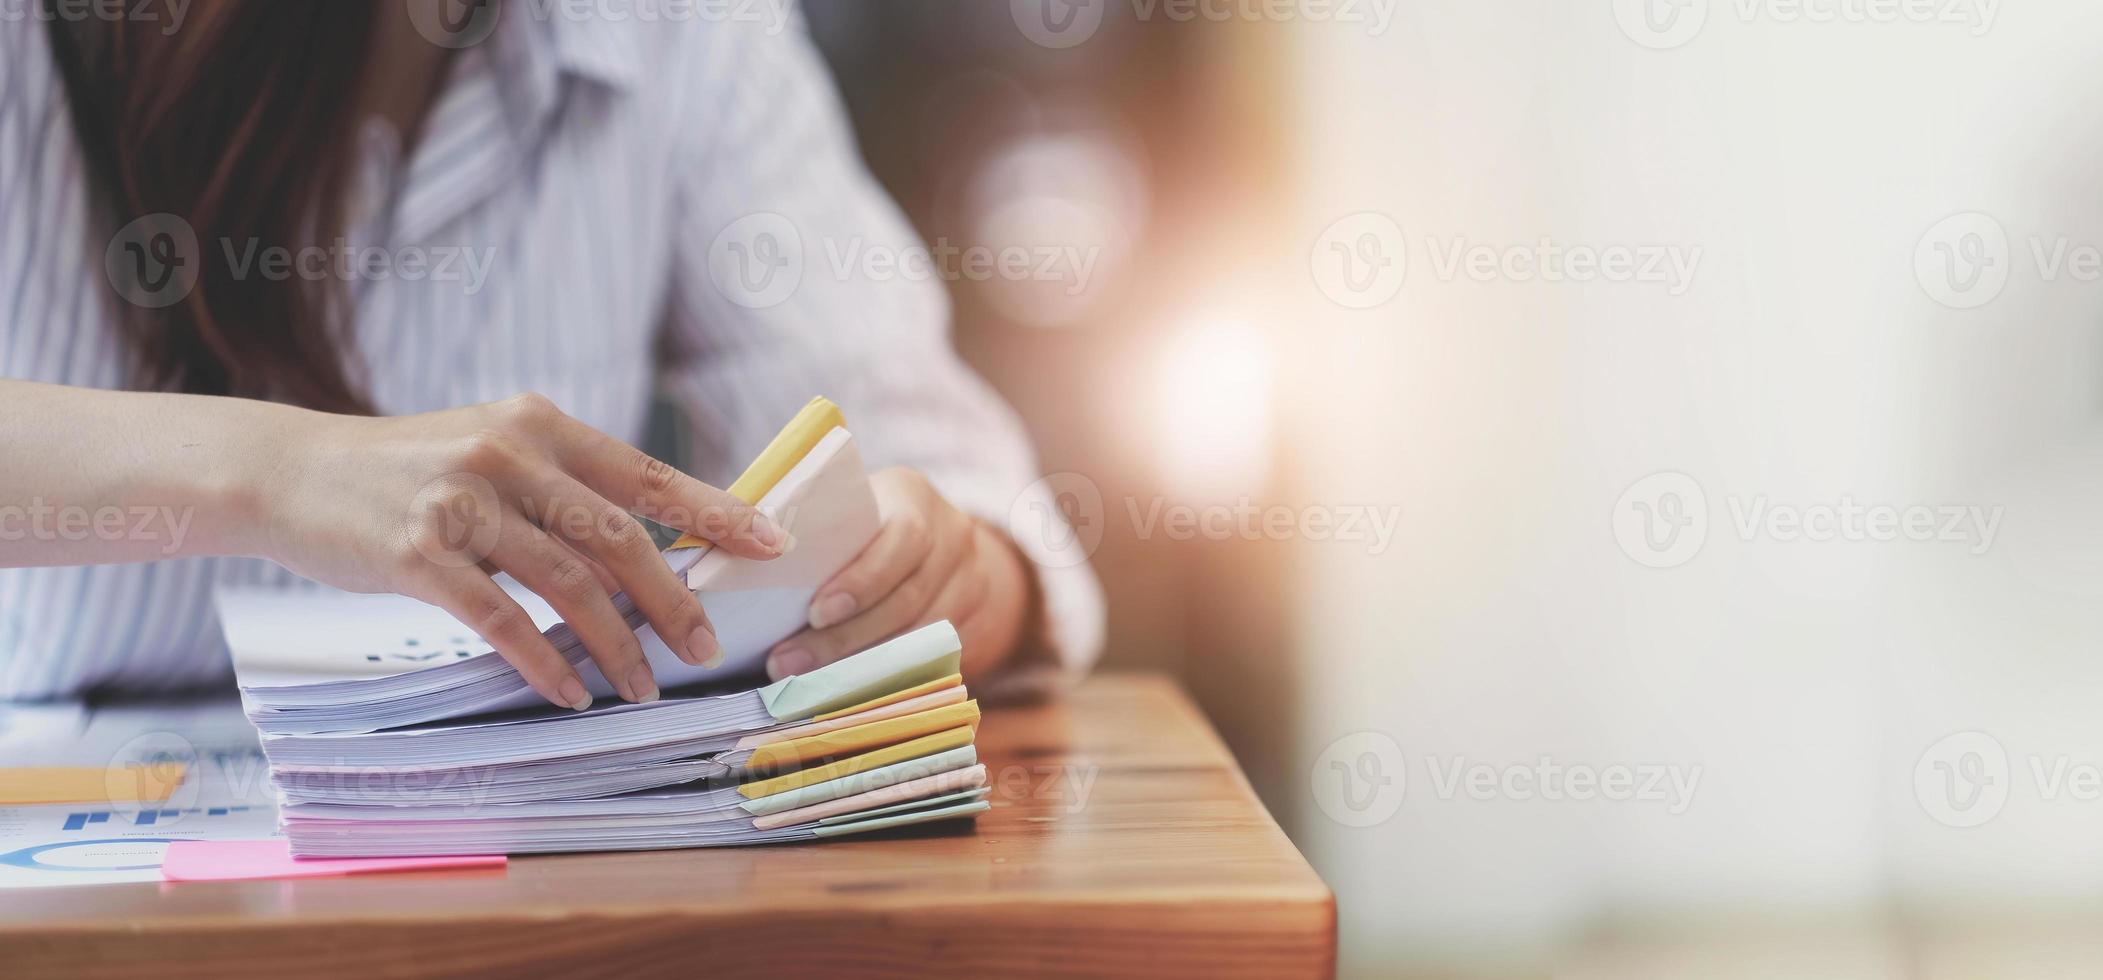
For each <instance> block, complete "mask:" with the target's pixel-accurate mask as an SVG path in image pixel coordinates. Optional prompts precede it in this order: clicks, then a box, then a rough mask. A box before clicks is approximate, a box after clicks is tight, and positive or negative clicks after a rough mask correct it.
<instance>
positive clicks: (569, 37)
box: [487, 3, 641, 135]
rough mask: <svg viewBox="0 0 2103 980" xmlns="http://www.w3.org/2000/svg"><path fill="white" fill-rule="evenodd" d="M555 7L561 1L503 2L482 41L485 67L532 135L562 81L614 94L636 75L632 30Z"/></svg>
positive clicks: (556, 101) (517, 124)
mask: <svg viewBox="0 0 2103 980" xmlns="http://www.w3.org/2000/svg"><path fill="white" fill-rule="evenodd" d="M561 9H562V5H561V4H536V3H511V4H507V5H506V6H505V8H504V15H503V17H502V18H501V19H500V20H499V21H498V24H497V28H496V31H495V32H494V33H493V34H492V35H491V37H490V38H489V41H488V44H487V47H488V49H489V58H490V64H489V68H490V70H491V71H492V72H494V73H495V75H496V78H497V84H498V89H499V90H500V91H501V92H502V93H503V97H504V100H505V103H506V108H507V110H508V111H509V112H510V114H511V117H512V120H511V121H512V123H513V126H514V128H515V129H517V130H518V131H519V132H520V133H521V134H534V135H537V134H538V132H539V130H540V129H541V128H542V127H543V126H545V125H547V123H548V119H549V117H550V116H551V115H553V113H554V112H555V110H556V108H557V107H558V106H559V105H560V104H561V101H562V93H563V89H564V83H565V82H566V81H570V80H576V81H582V82H586V83H590V84H594V85H598V86H600V87H603V88H605V89H607V90H609V91H611V92H613V93H615V94H617V95H618V94H626V93H627V92H628V91H630V90H631V89H633V88H634V87H635V86H636V85H637V84H638V83H639V82H640V80H641V66H640V64H639V63H638V52H637V51H636V48H635V35H634V32H633V31H629V30H624V29H622V25H620V24H615V23H612V22H609V21H607V20H605V19H603V18H600V17H583V18H571V17H566V16H563V14H562V13H561Z"/></svg>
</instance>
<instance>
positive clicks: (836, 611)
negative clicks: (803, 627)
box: [810, 592, 855, 630]
mask: <svg viewBox="0 0 2103 980" xmlns="http://www.w3.org/2000/svg"><path fill="white" fill-rule="evenodd" d="M854 606H855V603H854V597H853V596H851V595H848V594H847V593H845V592H835V593H833V594H831V595H828V596H821V597H819V599H818V601H817V602H813V603H811V617H810V618H811V629H814V630H822V629H824V628H826V627H828V626H831V625H833V624H834V623H844V622H846V621H847V617H849V616H852V615H854Z"/></svg>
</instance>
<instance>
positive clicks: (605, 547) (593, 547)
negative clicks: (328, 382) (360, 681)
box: [255, 394, 789, 710]
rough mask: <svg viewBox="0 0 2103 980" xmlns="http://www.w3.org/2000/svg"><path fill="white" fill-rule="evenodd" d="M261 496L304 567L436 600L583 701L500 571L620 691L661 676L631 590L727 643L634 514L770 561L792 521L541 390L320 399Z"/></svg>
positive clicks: (713, 653) (548, 692)
mask: <svg viewBox="0 0 2103 980" xmlns="http://www.w3.org/2000/svg"><path fill="white" fill-rule="evenodd" d="M284 441H286V442H290V443H293V444H292V445H286V446H282V447H281V448H282V452H281V453H280V454H279V455H278V456H277V458H276V459H274V460H272V461H271V462H270V464H269V465H268V467H267V469H266V472H267V474H268V475H267V477H266V478H265V480H264V485H263V486H262V487H261V488H260V492H259V493H257V494H256V496H255V499H256V501H257V506H258V507H259V508H260V509H261V511H262V513H261V515H260V520H259V522H258V523H259V525H260V527H258V530H261V531H263V532H264V533H265V534H266V535H267V539H266V540H264V541H262V542H260V543H259V550H261V551H262V552H263V553H264V554H266V555H267V556H268V557H270V558H273V559H275V560H276V561H278V562H279V563H280V564H282V565H284V566H286V567H287V568H290V569H292V570H293V571H295V572H298V573H299V574H301V575H305V576H307V577H309V578H314V579H318V580H320V581H323V582H327V583H329V584H331V585H335V586H338V587H340V588H346V589H352V590H356V591H361V592H398V593H401V594H403V595H408V596H413V597H415V598H417V599H421V600H423V601H425V602H429V603H431V604H433V605H436V606H439V607H441V608H443V609H445V610H446V611H447V612H449V613H451V614H453V615H454V616H455V617H457V618H458V619H459V620H460V621H461V622H462V623H465V624H467V626H469V627H470V628H472V629H473V630H474V631H475V632H476V633H478V634H480V635H481V636H482V638H483V639H484V640H486V641H487V642H488V643H489V644H490V645H491V646H492V647H494V648H495V649H496V651H497V652H498V653H500V654H501V655H503V657H504V659H505V660H507V661H509V662H510V663H511V664H512V665H513V666H515V667H517V668H518V670H519V673H521V674H523V675H524V676H525V678H526V681H527V682H528V683H530V684H531V685H532V686H533V689H534V690H536V691H538V692H540V694H541V695H542V696H543V697H545V698H547V699H548V700H549V701H551V702H554V703H555V704H558V705H562V706H565V707H570V708H577V709H579V710H581V709H583V708H585V707H587V706H589V705H590V703H591V698H590V695H589V694H588V693H587V691H586V690H585V686H584V683H583V681H582V680H581V679H580V678H579V677H578V676H577V673H576V671H575V670H573V669H572V668H571V667H570V665H569V664H568V662H566V661H565V660H563V658H562V656H561V654H559V653H557V652H556V651H555V648H554V647H553V645H551V644H550V643H549V642H548V640H547V638H546V637H544V636H542V635H541V632H540V630H539V628H537V627H535V626H534V624H533V620H532V618H531V617H530V616H529V615H527V613H526V611H525V610H524V609H522V608H520V606H519V604H518V603H517V602H515V601H513V600H512V598H511V597H510V596H509V595H507V594H506V593H505V592H504V590H503V589H502V588H501V587H499V586H498V585H497V584H496V582H495V581H493V580H492V579H491V576H492V575H494V574H495V573H497V572H508V573H510V574H511V576H512V577H513V578H516V579H517V580H518V581H519V582H520V583H522V584H524V585H525V586H526V587H527V588H529V589H532V590H533V591H534V592H535V593H537V594H539V595H540V596H541V597H542V598H544V599H546V600H547V601H548V604H549V605H551V606H553V607H554V608H555V611H556V612H558V613H560V614H561V615H562V618H563V621H564V622H566V623H569V624H570V625H571V626H572V627H573V628H574V629H575V630H576V631H577V635H578V636H579V638H581V639H582V640H583V641H584V645H585V647H586V648H587V650H589V652H590V654H591V657H592V660H593V661H595V662H596V664H597V665H598V668H599V670H600V672H601V673H602V674H604V675H605V676H606V678H607V680H608V681H609V682H610V683H611V684H612V685H613V687H614V689H615V690H616V691H618V692H619V693H620V695H621V696H622V697H623V698H626V699H627V700H629V701H635V702H644V701H651V700H654V699H656V697H657V693H658V692H657V682H656V679H655V678H654V677H653V676H652V674H651V672H650V666H649V664H648V662H647V661H646V660H645V659H644V657H643V651H642V645H641V643H640V642H639V641H637V639H636V637H635V634H634V632H633V631H631V630H630V629H629V628H628V626H627V624H626V623H625V622H623V621H622V619H621V617H620V615H619V614H618V613H617V612H616V611H615V609H614V604H613V600H612V593H613V592H614V591H616V590H619V591H623V592H626V593H627V594H628V595H629V596H630V597H631V598H632V599H634V601H635V605H636V608H637V609H639V610H641V611H642V612H643V614H644V615H645V616H647V617H648V619H649V621H650V625H651V626H653V627H655V629H656V631H657V635H658V636H659V637H660V638H662V639H663V640H664V642H665V645H666V646H668V647H670V648H671V650H672V652H673V653H674V654H676V655H678V657H679V658H680V659H681V660H683V661H685V662H687V663H690V664H694V665H696V666H708V665H712V664H713V663H714V662H715V661H717V660H719V659H720V658H721V656H722V648H721V646H720V645H719V644H718V643H717V642H716V637H715V628H714V626H713V625H712V624H710V623H709V621H708V616H707V614H706V613H705V612H703V611H702V608H701V603H700V602H699V601H698V600H696V599H695V598H694V595H693V593H692V592H690V591H688V589H687V587H686V584H685V583H684V582H682V581H681V580H680V578H679V576H677V575H675V574H673V573H672V571H671V570H670V569H669V568H668V567H666V565H665V562H664V560H663V559H662V558H661V557H660V556H659V553H658V550H657V548H656V546H655V544H654V543H653V542H652V540H651V538H650V534H649V531H648V530H647V529H646V528H644V526H643V525H642V524H641V522H639V521H637V520H636V518H635V516H634V515H635V514H642V515H643V516H646V517H649V518H651V519H652V520H656V521H658V522H659V523H662V524H666V525H669V526H671V527H675V528H678V529H680V530H684V531H691V532H693V533H695V534H698V535H700V536H702V537H705V538H707V539H709V540H711V541H714V542H716V543H717V544H718V545H719V546H721V547H724V548H727V549H729V550H730V551H731V552H732V553H734V554H737V555H739V556H742V557H746V558H756V559H767V558H773V557H776V556H778V555H780V554H781V553H782V551H783V550H785V549H786V547H787V546H788V544H789V541H788V535H787V534H786V533H785V532H784V531H783V530H782V529H781V528H780V527H779V526H778V525H776V524H774V523H773V522H772V521H770V520H768V519H767V518H766V517H764V516H762V515H761V514H760V513H759V511H758V510H756V509H755V508H753V507H751V506H750V505H747V504H745V503H743V502H741V501H739V500H737V499H736V498H734V497H732V496H731V495H730V494H728V493H726V492H725V491H722V490H719V489H717V488H715V487H712V486H709V485H707V484H705V483H702V482H700V481H698V480H695V479H693V478H692V477H690V476H687V475H686V474H684V473H681V472H680V471H679V470H678V469H676V468H675V467H673V466H671V465H669V464H666V463H663V462H661V461H659V460H656V459H653V458H651V457H650V456H648V455H647V454H645V453H643V452H641V451H640V450H637V449H635V448H634V447H632V446H629V445H627V444H625V443H623V442H621V441H620V440H617V439H614V438H613V437H611V436H608V435H606V434H604V433H602V432H599V431H598V430H596V429H593V428H591V427H590V426H587V425H585V424H583V423H581V422H578V421H577V420H575V419H572V418H570V417H569V416H568V415H566V414H564V413H563V412H562V411H561V410H560V409H558V408H556V407H555V406H554V405H553V404H552V403H550V402H549V401H548V400H547V399H545V398H542V397H540V396H538V395H530V394H528V395H520V396H517V397H514V398H510V399H506V400H504V401H501V402H495V403H492V404H487V405H476V406H471V407H468V408H460V409H453V410H449V411H443V412H433V413H429V414H425V415H412V416H404V417H397V418H358V417H349V416H338V415H320V414H313V413H307V414H305V416H304V418H303V420H302V423H301V424H299V425H296V426H293V427H292V428H290V429H289V430H288V433H287V438H286V439H285V440H284Z"/></svg>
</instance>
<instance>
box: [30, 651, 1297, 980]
mask: <svg viewBox="0 0 2103 980" xmlns="http://www.w3.org/2000/svg"><path fill="white" fill-rule="evenodd" d="M979 746H980V754H981V757H982V758H983V760H984V761H985V762H986V763H987V766H988V769H989V771H990V773H991V775H992V778H993V786H994V792H993V796H992V800H993V803H994V809H993V811H992V812H990V813H987V814H984V815H982V816H980V817H979V819H978V821H977V824H976V826H975V827H972V826H959V827H956V828H951V829H924V830H918V831H915V830H910V829H909V830H906V831H900V832H895V833H892V834H888V835H883V836H875V835H872V836H869V837H864V838H854V839H846V840H839V841H831V842H825V843H816V844H797V845H785V846H775V847H764V848H744V849H723V850H682V851H651V852H636V853H619V854H580V855H561V856H548V857H526V858H518V859H514V860H513V861H512V862H511V865H510V867H509V868H506V869H503V870H501V871H466V872H436V873H430V874H417V875H376V876H365V877H356V878H339V879H310V880H305V881H284V882H200V883H183V884H162V885H110V886H91V887H79V888H67V889H46V890H40V891H11V892H9V891H0V976H6V977H18V976H32V975H47V974H48V975H62V976H69V977H93V976H157V977H168V976H191V975H205V976H261V975H267V976H334V975H357V976H400V975H424V974H506V975H519V974H521V973H533V974H540V973H554V974H561V975H566V976H607V977H635V976H651V975H679V976H707V977H737V976H767V977H772V978H788V977H797V976H804V975H811V974H825V975H847V976H898V977H918V976H927V975H930V974H965V975H987V974H995V973H998V974H1009V975H1013V974H1046V975H1083V974H1088V975H1131V976H1149V977H1158V976H1180V975H1189V974H1204V975H1206V976H1208V977H1240V976H1250V977H1290V976H1326V975H1329V974H1330V973H1332V972H1333V970H1334V968H1335V957H1336V915H1335V905H1334V901H1333V899H1332V898H1331V897H1330V894H1329V890H1328V888H1327V887H1325V886H1324V885H1323V884H1322V882H1321V880H1320V879H1319V878H1318V877H1316V875H1315V874H1314V872H1313V871H1312V870H1311V869H1310V868H1309V867H1308V866H1307V863H1306V862H1305V861H1304V860H1302V859H1301V857H1300V854H1299V852H1298V851H1296V850H1294V848H1293V846H1292V844H1291V842H1290V841H1288V840H1286V838H1285V835H1284V834H1283V833H1281V832H1280V831H1279V830H1278V826H1277V824H1276V823H1275V822H1273V821H1272V820H1271V818H1270V815H1269V814H1268V813H1266V812H1265V811H1264V809H1263V807H1262V806H1261V805H1260V804H1259V803H1258V802H1257V801H1256V799H1255V796H1254V795H1253V794H1252V793H1251V792H1250V791H1249V788H1248V784H1247V782H1246V781H1244V780H1243V778H1242V776H1241V773H1240V771H1239V770H1238V769H1237V768H1235V765H1234V763H1233V760H1232V759H1231V758H1230V757H1229V756H1228V754H1227V752H1226V749H1225V748H1224V747H1223V746H1222V745H1221V743H1220V741H1219V739H1218V737H1217V736H1215V735H1214V734H1213V732H1212V729H1211V727H1210V726H1209V725H1207V724H1206V722H1205V720H1204V718H1203V717H1202V716H1201V715H1200V714H1199V713H1198V712H1197V710H1196V709H1195V708H1193V707H1192V706H1191V704H1190V702H1189V700H1188V699H1187V698H1185V697H1184V696H1183V694H1182V692H1181V691H1179V690H1178V689H1177V688H1176V687H1175V686H1174V685H1173V684H1172V683H1170V682H1169V681H1167V680H1164V679H1161V678H1157V677H1151V676H1134V675H1108V676H1101V677H1097V678H1094V679H1092V680H1090V681H1088V682H1087V683H1086V684H1085V685H1083V686H1082V687H1081V688H1080V689H1079V690H1078V691H1076V692H1074V693H1072V694H1071V695H1069V696H1068V697H1067V698H1065V699H1064V700H1062V701H1058V702H1054V703H1051V704H1047V705H1040V706H1033V707H1026V708H1013V709H1003V710H998V711H993V712H990V713H988V715H987V716H986V719H985V722H984V724H983V726H982V728H981V730H980V735H979Z"/></svg>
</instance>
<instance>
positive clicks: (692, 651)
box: [686, 626, 723, 667]
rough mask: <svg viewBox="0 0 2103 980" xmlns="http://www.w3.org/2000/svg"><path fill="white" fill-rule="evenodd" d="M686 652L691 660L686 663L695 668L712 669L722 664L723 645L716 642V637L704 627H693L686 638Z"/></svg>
mask: <svg viewBox="0 0 2103 980" xmlns="http://www.w3.org/2000/svg"><path fill="white" fill-rule="evenodd" d="M686 652H687V656H690V657H692V658H693V659H692V660H689V661H687V663H690V664H693V665H694V666H696V667H714V666H715V665H717V664H719V663H722V662H723V644H721V643H718V642H716V635H715V634H714V633H711V632H709V629H708V627H706V626H696V627H694V632H693V633H692V634H691V635H689V636H688V637H687V638H686Z"/></svg>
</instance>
